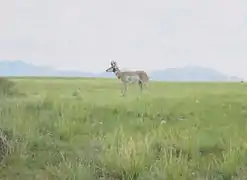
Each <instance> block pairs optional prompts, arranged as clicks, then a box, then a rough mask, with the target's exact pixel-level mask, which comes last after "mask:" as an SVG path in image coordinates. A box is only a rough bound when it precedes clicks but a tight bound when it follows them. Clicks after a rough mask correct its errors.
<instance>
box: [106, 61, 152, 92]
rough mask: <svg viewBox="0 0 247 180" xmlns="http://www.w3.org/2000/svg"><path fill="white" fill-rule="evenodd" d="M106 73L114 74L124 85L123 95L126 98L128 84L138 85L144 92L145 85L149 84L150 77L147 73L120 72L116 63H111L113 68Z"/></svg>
mask: <svg viewBox="0 0 247 180" xmlns="http://www.w3.org/2000/svg"><path fill="white" fill-rule="evenodd" d="M106 72H114V73H115V75H116V76H117V78H118V79H120V80H121V81H122V83H123V89H122V95H123V96H125V94H126V91H127V84H133V83H138V85H139V87H140V90H141V92H142V89H143V85H145V84H146V83H148V81H149V77H148V75H147V73H146V72H145V71H120V69H119V68H118V66H117V63H116V62H115V61H111V67H110V68H108V69H106Z"/></svg>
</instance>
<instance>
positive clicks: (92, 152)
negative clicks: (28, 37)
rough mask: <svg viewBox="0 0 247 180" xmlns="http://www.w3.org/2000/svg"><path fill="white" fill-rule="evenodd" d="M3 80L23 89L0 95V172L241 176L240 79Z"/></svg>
mask: <svg viewBox="0 0 247 180" xmlns="http://www.w3.org/2000/svg"><path fill="white" fill-rule="evenodd" d="M11 80H12V81H13V82H15V83H16V86H17V88H18V90H19V91H20V92H23V93H25V96H11V97H1V101H0V122H1V128H2V129H4V130H5V131H8V133H9V134H10V135H9V140H8V144H9V146H10V147H11V152H10V154H9V155H7V156H6V157H5V158H4V159H3V161H2V162H1V168H0V179H8V180H17V179H20V180H33V179H37V180H46V179H47V180H48V179H49V180H72V179H76V180H77V179H78V180H84V179H85V180H96V179H102V180H127V179H128V180H131V179H133V180H152V179H155V180H163V179H167V180H194V179H195V180H206V179H208V180H213V179H215V180H216V179H217V180H220V179H236V180H237V179H239V180H240V179H241V180H246V179H247V123H246V120H247V87H246V85H244V84H240V83H161V82H152V83H151V91H146V92H144V93H143V94H142V95H140V94H139V89H138V87H137V86H135V85H134V86H131V87H130V88H129V90H128V92H127V96H126V97H121V96H120V95H121V94H120V87H121V84H120V82H119V81H117V80H116V79H113V80H104V79H62V78H60V79H52V78H44V79H42V78H37V79H35V78H23V79H21V78H20V79H11ZM79 87H80V88H81V91H80V93H79V94H78V95H76V96H74V92H75V91H76V90H77V88H79Z"/></svg>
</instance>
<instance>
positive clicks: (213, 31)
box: [0, 0, 247, 78]
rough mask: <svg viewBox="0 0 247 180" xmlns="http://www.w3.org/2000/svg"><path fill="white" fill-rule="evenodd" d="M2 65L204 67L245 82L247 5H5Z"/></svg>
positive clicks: (161, 0) (180, 1) (130, 0)
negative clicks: (19, 62) (112, 62)
mask: <svg viewBox="0 0 247 180" xmlns="http://www.w3.org/2000/svg"><path fill="white" fill-rule="evenodd" d="M0 1H1V6H0V23H1V26H0V59H2V60H24V61H26V62H31V63H33V64H37V65H51V66H54V67H56V68H62V69H80V70H82V71H92V72H99V71H104V70H105V69H106V68H107V67H108V66H109V63H110V60H115V61H116V62H118V64H119V66H120V67H122V68H135V69H146V70H153V69H163V68H168V67H181V66H185V65H200V66H204V67H214V68H215V69H217V70H219V71H221V72H226V73H230V74H233V75H238V76H244V77H245V78H247V1H246V0H173V1H171V0H152V1H151V0H122V1H120V0H98V1H97V0H0Z"/></svg>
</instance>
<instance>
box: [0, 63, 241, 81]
mask: <svg viewBox="0 0 247 180" xmlns="http://www.w3.org/2000/svg"><path fill="white" fill-rule="evenodd" d="M0 76H54V77H102V78H115V76H114V74H113V73H107V72H102V73H97V74H95V73H91V72H81V71H73V70H70V71H66V70H57V69H55V68H52V67H45V66H36V65H32V64H29V63H26V62H24V61H21V60H16V61H7V60H3V61H0ZM149 76H150V79H151V80H154V81H215V82H216V81H241V78H239V77H236V76H229V75H226V74H222V73H220V72H218V71H216V70H214V69H210V68H203V67H200V66H187V67H183V68H168V69H164V70H155V71H152V72H149Z"/></svg>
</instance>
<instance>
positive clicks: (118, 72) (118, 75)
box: [113, 67, 120, 79]
mask: <svg viewBox="0 0 247 180" xmlns="http://www.w3.org/2000/svg"><path fill="white" fill-rule="evenodd" d="M113 72H114V73H115V75H116V76H117V77H118V79H120V70H119V69H118V68H117V67H116V68H114V69H113Z"/></svg>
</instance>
